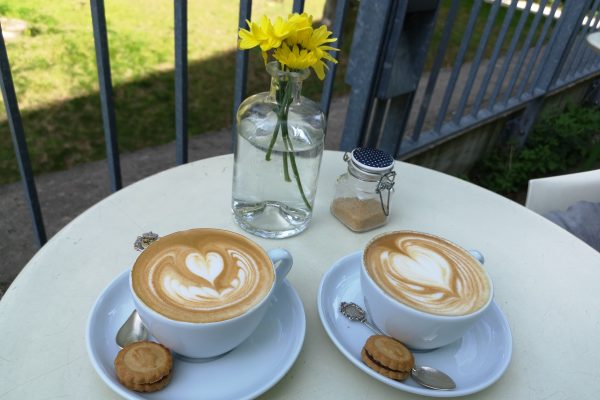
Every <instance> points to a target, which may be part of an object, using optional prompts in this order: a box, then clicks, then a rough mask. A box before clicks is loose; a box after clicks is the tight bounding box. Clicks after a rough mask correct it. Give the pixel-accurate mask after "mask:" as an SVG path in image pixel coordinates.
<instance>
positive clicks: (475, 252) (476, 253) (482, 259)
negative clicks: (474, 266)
mask: <svg viewBox="0 0 600 400" xmlns="http://www.w3.org/2000/svg"><path fill="white" fill-rule="evenodd" d="M469 253H471V255H472V256H473V257H475V259H476V260H477V261H479V263H480V264H481V265H483V264H484V263H485V257H484V256H483V254H482V253H481V252H480V251H479V250H475V249H471V250H469Z"/></svg>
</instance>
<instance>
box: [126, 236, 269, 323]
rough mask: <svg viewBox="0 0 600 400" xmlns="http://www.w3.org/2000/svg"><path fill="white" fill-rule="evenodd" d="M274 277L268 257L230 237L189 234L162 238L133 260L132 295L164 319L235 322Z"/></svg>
mask: <svg viewBox="0 0 600 400" xmlns="http://www.w3.org/2000/svg"><path fill="white" fill-rule="evenodd" d="M274 279H275V274H274V271H273V266H272V262H271V260H270V259H269V256H268V255H267V253H266V252H265V251H264V250H263V249H262V248H261V247H259V246H258V245H257V244H255V243H254V242H252V241H250V240H248V239H246V238H245V237H243V236H241V235H238V234H236V233H233V232H228V231H224V230H218V229H194V230H189V231H184V232H177V233H176V234H174V235H168V236H165V237H162V238H161V239H160V240H158V241H156V242H154V243H153V244H152V245H150V246H149V247H148V248H147V249H146V250H145V251H144V252H143V253H142V254H141V255H140V256H139V257H138V259H137V260H136V262H135V265H134V266H133V270H132V287H133V290H134V292H135V294H136V295H137V296H138V297H139V299H140V300H142V301H143V302H144V303H145V304H146V305H147V306H148V307H150V308H151V309H153V310H154V311H156V312H158V313H159V314H162V315H163V316H165V317H167V318H169V319H173V320H176V321H184V322H202V323H206V322H217V321H224V320H228V319H231V318H235V317H237V316H240V315H242V314H244V313H245V312H246V311H247V310H249V309H251V308H252V307H254V306H256V305H257V304H258V303H260V302H261V301H262V300H263V299H264V298H265V296H266V295H267V294H268V293H269V291H270V290H271V287H272V286H273V282H274Z"/></svg>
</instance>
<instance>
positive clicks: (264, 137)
mask: <svg viewBox="0 0 600 400" xmlns="http://www.w3.org/2000/svg"><path fill="white" fill-rule="evenodd" d="M267 71H268V72H269V74H270V75H271V90H270V91H269V92H264V93H259V94H256V95H253V96H250V97H248V98H247V99H246V100H244V102H243V103H242V104H241V105H240V107H239V109H238V113H237V134H238V135H237V144H236V149H235V161H234V172H233V188H232V189H233V191H232V210H233V215H234V218H235V220H236V222H237V223H238V224H239V225H240V227H242V228H243V229H244V230H246V231H247V232H250V233H252V234H255V235H257V236H261V237H265V238H285V237H289V236H293V235H296V234H298V233H300V232H302V231H304V230H305V229H306V228H307V226H308V225H309V222H310V220H311V218H312V212H313V203H314V200H315V196H316V191H317V180H318V176H319V168H320V165H321V158H322V155H323V144H324V137H325V116H324V115H323V112H321V109H320V106H319V104H317V103H316V102H314V101H312V100H310V99H307V98H305V97H304V96H301V94H300V93H301V89H302V81H303V80H304V79H306V78H307V77H308V76H309V71H308V70H301V71H293V72H292V71H282V70H281V69H279V66H278V63H277V62H271V63H268V64H267Z"/></svg>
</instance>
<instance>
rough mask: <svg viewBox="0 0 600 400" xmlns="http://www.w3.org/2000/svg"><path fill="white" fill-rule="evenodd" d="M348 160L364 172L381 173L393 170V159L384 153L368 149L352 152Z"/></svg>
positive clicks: (363, 148)
mask: <svg viewBox="0 0 600 400" xmlns="http://www.w3.org/2000/svg"><path fill="white" fill-rule="evenodd" d="M350 159H351V160H352V162H353V163H354V165H356V166H357V167H358V168H360V169H362V170H363V171H366V172H372V173H382V172H388V171H391V170H392V169H393V168H394V158H393V157H392V156H391V155H389V154H388V153H386V152H385V151H382V150H378V149H372V148H369V147H357V148H356V149H354V150H352V153H351V156H350Z"/></svg>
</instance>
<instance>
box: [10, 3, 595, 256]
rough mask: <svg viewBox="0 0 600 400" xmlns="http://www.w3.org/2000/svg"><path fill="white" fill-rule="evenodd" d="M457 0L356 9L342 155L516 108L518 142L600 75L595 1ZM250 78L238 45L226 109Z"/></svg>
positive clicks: (98, 15)
mask: <svg viewBox="0 0 600 400" xmlns="http://www.w3.org/2000/svg"><path fill="white" fill-rule="evenodd" d="M465 3H468V2H464V1H463V2H460V1H459V0H451V1H450V0H444V2H443V5H444V6H447V7H445V8H444V9H445V12H446V14H445V15H443V16H441V15H440V2H439V1H438V0H377V1H375V0H373V1H369V0H363V1H361V2H360V6H359V11H358V15H357V19H356V24H355V27H354V39H353V42H352V45H351V47H352V49H351V53H350V58H349V62H348V69H347V73H346V81H347V83H348V84H349V85H350V86H351V87H352V91H351V95H350V97H349V106H348V111H347V116H346V123H345V128H344V133H343V135H342V141H341V144H340V148H341V149H342V150H350V149H352V148H353V147H355V146H364V145H367V146H372V147H379V148H383V149H385V150H388V151H389V152H391V153H393V154H395V155H396V156H397V157H407V156H409V155H410V154H413V153H415V152H418V151H420V150H422V149H424V148H427V147H429V146H433V145H435V144H436V143H439V142H441V141H445V140H448V139H450V138H452V137H454V136H456V135H459V134H460V133H462V132H464V131H466V130H468V129H470V128H472V127H473V126H475V125H479V124H483V123H486V122H488V121H492V120H494V119H495V118H498V117H499V116H501V115H505V114H506V113H507V112H510V111H511V110H516V109H519V108H524V109H525V110H524V112H523V114H522V116H521V118H520V119H519V121H518V123H517V124H514V126H515V129H516V131H517V132H518V133H521V136H522V140H525V138H526V137H527V132H528V131H529V128H530V127H531V125H532V124H533V121H534V120H535V118H536V116H537V114H538V113H539V111H540V108H541V104H542V101H543V99H544V98H545V96H546V95H548V94H549V93H551V92H553V91H557V90H560V89H561V88H563V87H565V86H568V85H570V84H572V83H573V82H576V81H579V80H581V79H586V78H589V77H590V76H594V75H597V74H599V73H600V56H599V55H597V54H594V53H593V52H592V50H591V49H589V48H588V47H587V46H586V45H585V43H583V42H584V40H585V35H586V34H587V33H589V32H592V31H596V30H598V29H599V28H600V24H599V21H598V13H599V8H600V0H577V1H554V2H550V1H549V0H540V1H539V2H534V1H533V0H527V1H525V2H523V1H507V0H494V1H484V0H473V2H472V7H471V8H470V9H469V10H466V11H467V12H466V15H467V19H466V21H462V22H459V16H460V15H463V14H465V13H462V14H461V13H460V11H461V10H460V7H464V5H465ZM490 3H491V4H490ZM90 6H91V10H92V22H93V31H94V42H95V49H96V61H97V67H98V80H99V87H100V98H101V108H102V118H103V126H104V136H105V143H106V154H107V161H108V165H109V175H110V186H111V189H112V190H113V191H116V190H119V189H120V188H121V186H122V181H121V169H120V163H119V146H118V140H117V138H118V135H117V126H116V122H115V109H114V103H113V93H112V79H111V70H110V58H109V45H108V39H107V33H106V20H105V13H104V0H90ZM348 6H349V0H337V2H336V11H335V19H334V24H333V28H332V30H333V36H334V37H337V38H338V43H337V46H338V47H341V45H342V43H341V42H342V39H343V38H342V34H343V27H344V24H345V22H346V15H347V11H348ZM303 8H304V0H294V3H293V11H295V12H301V11H302V10H303ZM251 10H252V1H251V0H241V1H240V5H239V26H240V27H245V25H246V23H245V21H246V19H250V18H251ZM462 11H465V10H462ZM174 16H175V29H174V40H175V54H174V66H175V68H174V73H175V88H174V90H175V99H176V101H175V126H176V129H175V130H176V162H177V164H183V163H186V162H187V161H188V132H187V110H188V94H187V88H188V85H187V79H188V78H187V73H188V60H187V23H188V18H187V0H175V1H174ZM459 28H460V29H463V28H464V31H463V35H462V38H461V40H460V45H459V46H458V48H457V52H456V53H455V54H451V55H450V54H449V52H448V49H449V48H450V47H451V46H450V44H451V36H452V33H453V32H456V30H457V29H459ZM1 29H2V28H1V26H0V83H1V86H2V94H3V96H4V104H5V107H6V111H7V115H8V122H9V127H10V130H11V135H12V141H13V144H14V147H15V154H16V155H17V162H18V164H19V169H20V173H21V178H22V182H23V184H24V188H25V193H26V195H27V198H28V202H29V206H30V213H31V216H32V220H33V225H34V231H35V235H36V238H37V240H38V243H39V244H40V245H43V244H44V243H45V241H46V234H45V230H44V222H43V218H42V213H41V210H40V206H39V201H38V198H37V191H36V188H35V182H34V177H33V173H32V170H31V164H30V161H29V152H28V149H27V144H26V141H25V132H24V131H23V126H22V122H21V115H20V111H19V107H18V103H17V96H16V93H15V88H14V84H13V80H12V75H11V71H10V65H9V61H8V55H7V53H6V46H5V43H4V40H3V39H2V37H1V32H2V31H1ZM477 37H478V41H477V40H475V39H474V38H477ZM471 42H473V43H471ZM334 56H335V57H337V53H336V54H334ZM447 65H451V67H450V68H447ZM328 66H329V72H328V74H327V76H326V78H325V82H324V85H323V92H322V95H321V108H322V110H323V112H324V113H325V115H326V116H327V115H328V113H329V109H330V105H331V99H332V92H333V83H334V77H335V74H336V65H335V64H332V63H329V64H328ZM247 76H248V52H247V51H240V50H238V51H237V53H236V72H235V77H234V79H235V89H234V101H233V110H234V113H235V112H236V111H237V108H238V106H239V104H240V103H241V102H242V100H243V99H244V98H245V96H246V81H247ZM233 121H234V126H233V129H232V148H233V146H234V145H235V140H236V133H235V132H236V127H235V117H234V118H233Z"/></svg>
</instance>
